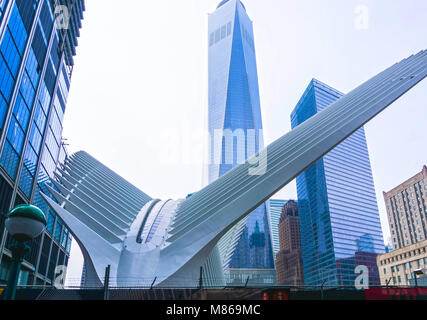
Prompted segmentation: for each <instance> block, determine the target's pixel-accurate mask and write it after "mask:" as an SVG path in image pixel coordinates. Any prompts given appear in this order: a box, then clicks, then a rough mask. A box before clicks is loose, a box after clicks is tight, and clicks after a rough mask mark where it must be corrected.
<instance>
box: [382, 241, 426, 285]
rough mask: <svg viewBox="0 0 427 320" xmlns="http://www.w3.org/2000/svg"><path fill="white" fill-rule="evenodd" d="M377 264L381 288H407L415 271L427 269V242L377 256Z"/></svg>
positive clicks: (420, 242)
mask: <svg viewBox="0 0 427 320" xmlns="http://www.w3.org/2000/svg"><path fill="white" fill-rule="evenodd" d="M377 264H378V269H379V272H380V277H381V285H382V286H409V285H411V283H412V282H411V281H413V282H415V279H414V277H415V275H414V271H415V270H419V269H427V240H422V241H419V242H417V243H414V244H411V245H409V246H405V247H402V248H399V249H395V250H393V251H392V252H388V253H386V254H382V255H379V256H378V257H377ZM424 281H425V279H424Z"/></svg>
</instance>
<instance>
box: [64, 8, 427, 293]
mask: <svg viewBox="0 0 427 320" xmlns="http://www.w3.org/2000/svg"><path fill="white" fill-rule="evenodd" d="M219 2H220V0H181V1H176V0H162V1H147V0H143V1H141V0H121V1H120V2H117V1H113V0H102V1H101V0H86V8H87V10H86V12H85V14H84V16H85V19H84V21H83V28H82V30H81V37H80V38H79V47H78V48H77V57H76V59H75V67H74V73H73V78H72V84H71V91H70V95H69V100H68V104H67V111H66V114H65V120H64V137H66V138H68V140H69V143H70V146H69V151H70V152H71V153H73V152H76V151H79V150H85V151H87V152H88V153H90V154H91V155H93V156H94V157H95V158H97V159H98V160H100V161H101V162H102V163H104V164H105V165H107V166H108V167H110V168H111V169H112V170H114V171H115V172H117V173H118V174H120V175H121V176H123V177H124V178H125V179H127V180H129V181H130V182H131V183H133V184H135V185H136V186H137V187H138V188H140V189H141V190H143V191H144V192H146V193H147V194H148V195H150V196H151V197H156V198H163V199H166V198H174V199H177V198H182V197H185V196H186V195H187V194H188V193H191V192H194V191H197V190H199V189H200V188H201V187H202V186H203V182H204V174H203V172H204V170H203V159H204V154H206V150H207V149H206V145H205V143H204V142H205V141H204V140H203V139H202V138H201V137H202V136H203V134H202V133H204V132H206V130H207V108H208V106H207V48H208V47H207V45H208V37H207V36H208V31H207V19H208V13H210V12H213V11H214V10H215V8H216V6H217V4H218V3H219ZM243 2H244V4H245V6H246V8H247V11H248V14H249V16H250V17H251V19H252V20H253V21H254V33H255V47H256V53H257V63H258V74H259V87H260V96H261V111H262V117H263V126H264V137H265V143H266V144H269V143H271V142H273V141H274V140H275V139H277V138H279V137H280V136H282V135H283V134H284V133H286V132H288V131H289V130H290V112H291V111H292V109H293V108H294V107H295V105H296V103H297V102H298V100H299V98H300V96H301V95H302V93H303V92H304V90H305V88H306V87H307V85H308V83H309V82H310V80H311V79H312V78H317V79H318V80H320V81H323V82H325V83H327V84H328V85H330V86H332V87H334V88H336V89H338V90H340V91H342V92H344V93H346V92H348V91H350V90H351V89H353V88H355V87H356V86H358V85H360V84H361V83H363V82H364V81H366V80H368V79H369V78H371V77H372V76H374V75H375V74H377V73H378V72H380V71H382V70H384V69H385V68H387V67H389V66H391V65H392V64H394V63H396V62H398V61H400V60H402V59H404V58H406V57H407V56H409V55H411V54H414V53H417V52H419V51H420V50H422V49H426V48H427V1H425V0H393V1H390V0H361V1H356V0H345V1H342V0H322V1H319V0H245V1H243ZM426 93H427V81H423V82H422V83H421V84H419V85H418V86H417V87H416V88H414V89H413V90H412V91H410V92H409V93H408V94H406V95H405V96H404V97H403V98H401V99H400V100H399V101H397V102H396V103H394V104H393V105H392V106H391V107H389V108H388V109H387V110H386V111H385V112H383V113H382V114H381V115H379V116H378V117H377V118H375V119H374V120H373V121H371V122H370V123H369V124H368V125H367V126H366V134H367V140H368V146H369V151H370V156H371V164H372V170H373V175H374V182H375V187H376V190H377V200H378V205H379V208H380V214H381V219H382V224H383V231H384V237H385V240H387V238H388V237H389V230H388V224H387V219H386V214H385V205H384V199H383V196H382V192H383V191H388V190H390V189H392V188H393V187H395V186H396V185H398V184H399V183H401V182H403V181H404V180H406V179H407V178H409V177H411V176H412V175H414V174H416V173H417V172H419V171H421V168H422V165H423V164H427V150H426V141H427V125H426V108H427V102H426V101H427V95H426ZM171 137H173V139H172V138H171ZM275 198H279V199H295V198H296V187H295V183H294V182H293V183H291V184H290V185H288V187H286V188H285V189H284V190H282V191H280V192H279V193H278V194H277V195H276V196H275ZM82 261H83V259H82V256H81V253H80V251H79V248H78V245H77V244H76V242H75V241H74V242H73V247H72V254H71V260H70V264H69V271H68V284H71V285H72V284H78V283H79V279H80V275H81V265H82Z"/></svg>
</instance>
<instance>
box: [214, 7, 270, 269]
mask: <svg viewBox="0 0 427 320" xmlns="http://www.w3.org/2000/svg"><path fill="white" fill-rule="evenodd" d="M253 39H254V37H253V27H252V21H251V20H250V19H249V17H248V15H247V13H246V9H245V7H244V6H243V4H242V3H241V2H240V1H239V0H229V1H222V2H221V3H220V4H219V6H218V8H217V10H216V11H215V12H214V13H212V14H210V15H209V133H210V137H211V141H210V164H209V182H213V181H215V180H216V179H217V178H218V177H220V176H222V175H223V174H225V173H226V172H228V171H229V170H231V169H232V168H234V167H235V166H237V165H238V164H240V163H242V162H243V161H244V160H246V159H247V158H248V157H250V156H252V155H253V154H255V153H256V152H258V151H259V150H260V149H262V148H263V137H262V119H261V108H260V98H259V88H258V75H257V66H256V56H255V46H254V40H253ZM218 133H219V135H220V138H219V139H217V137H218ZM237 229H239V231H238V232H236V230H237ZM232 234H233V235H232ZM260 234H261V235H262V237H263V239H264V240H263V241H259V238H260ZM235 237H238V238H239V239H237V240H238V243H237V245H236V239H235ZM254 237H257V239H258V240H257V241H252V242H251V239H253V238H254ZM220 247H221V248H222V249H221V251H222V252H223V260H225V261H224V264H225V267H229V268H273V267H274V264H273V256H272V250H271V239H270V228H269V222H268V219H267V210H266V205H265V204H263V205H261V206H260V207H259V208H257V209H255V210H254V211H253V212H252V213H251V214H250V215H249V216H248V218H247V221H246V225H245V226H243V225H239V226H237V227H236V228H235V229H234V230H232V231H231V232H230V233H229V234H228V235H227V236H226V237H225V238H224V239H222V241H220Z"/></svg>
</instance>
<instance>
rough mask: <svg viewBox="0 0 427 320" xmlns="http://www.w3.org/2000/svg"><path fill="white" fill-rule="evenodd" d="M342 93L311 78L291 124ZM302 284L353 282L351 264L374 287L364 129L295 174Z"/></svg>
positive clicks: (376, 222) (377, 247) (375, 220)
mask: <svg viewBox="0 0 427 320" xmlns="http://www.w3.org/2000/svg"><path fill="white" fill-rule="evenodd" d="M342 96H343V94H342V93H340V92H338V91H337V90H335V89H333V88H331V87H329V86H327V85H326V84H323V83H321V82H320V81H318V80H315V79H313V80H312V81H311V83H310V84H309V86H308V88H307V89H306V91H305V92H304V95H303V96H302V98H301V100H300V101H299V102H298V104H297V106H296V107H295V109H294V111H293V112H292V114H291V122H292V128H295V127H296V126H298V125H299V124H301V123H302V122H304V121H305V120H307V119H308V118H310V117H312V116H313V115H314V114H316V113H317V112H319V111H321V110H323V109H324V108H326V107H327V106H329V105H330V104H332V103H333V102H335V101H337V100H338V99H339V98H340V97H342ZM297 190H298V206H299V216H300V228H301V245H302V254H303V266H304V278H305V284H306V285H313V286H320V285H322V284H323V283H324V282H325V285H327V286H354V281H355V278H356V276H357V275H356V274H355V268H356V267H357V266H358V265H365V266H367V267H368V269H369V280H370V285H371V286H372V285H379V284H380V281H379V274H378V269H377V265H376V256H377V255H378V254H381V253H384V251H385V247H384V241H383V235H382V230H381V223H380V217H379V212H378V206H377V199H376V194H375V188H374V182H373V177H372V169H371V165H370V159H369V153H368V147H367V143H366V137H365V131H364V128H361V129H360V130H358V131H357V132H355V133H354V134H353V135H352V136H350V137H349V138H348V139H347V140H345V141H344V142H342V143H341V144H340V145H338V146H337V147H336V148H335V149H333V150H332V151H331V152H329V153H328V154H327V155H326V156H324V157H323V158H322V159H321V160H319V161H318V162H316V163H315V164H313V165H312V166H311V167H309V168H308V169H307V170H305V171H304V173H302V174H301V175H299V176H298V177H297Z"/></svg>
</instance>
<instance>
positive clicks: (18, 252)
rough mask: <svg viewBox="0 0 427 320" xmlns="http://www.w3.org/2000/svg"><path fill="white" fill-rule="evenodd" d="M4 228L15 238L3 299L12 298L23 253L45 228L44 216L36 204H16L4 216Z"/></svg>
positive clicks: (13, 297)
mask: <svg viewBox="0 0 427 320" xmlns="http://www.w3.org/2000/svg"><path fill="white" fill-rule="evenodd" d="M5 225H6V230H7V231H8V232H9V234H10V235H11V236H12V237H13V238H14V239H15V240H16V243H15V244H14V245H13V246H12V248H11V249H12V265H11V268H10V272H9V279H8V282H7V288H6V291H5V293H4V300H14V299H15V293H16V286H17V285H18V277H19V272H20V271H21V264H22V261H23V260H24V256H25V254H26V253H27V252H28V251H29V250H30V247H29V246H28V243H29V242H30V241H31V240H33V239H34V238H36V237H37V236H38V235H40V234H41V233H42V232H43V230H44V229H45V228H46V217H45V215H44V214H43V212H42V211H41V210H40V209H39V208H37V207H36V206H33V205H29V204H23V205H19V206H16V207H15V208H13V209H12V210H10V211H9V213H8V214H7V216H6V221H5Z"/></svg>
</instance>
